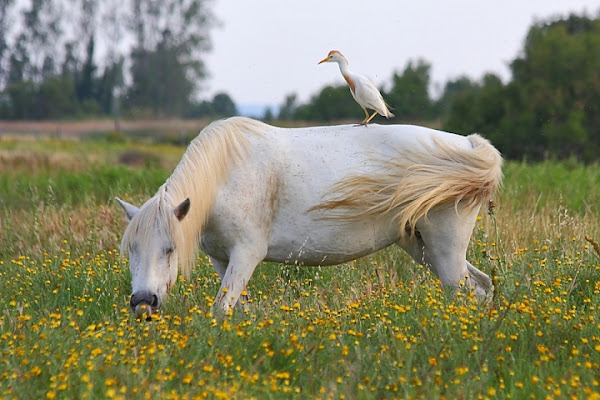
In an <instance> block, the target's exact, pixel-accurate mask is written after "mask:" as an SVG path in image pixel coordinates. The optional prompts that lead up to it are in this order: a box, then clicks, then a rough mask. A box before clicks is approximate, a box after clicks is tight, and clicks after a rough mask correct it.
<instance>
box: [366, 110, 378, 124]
mask: <svg viewBox="0 0 600 400" xmlns="http://www.w3.org/2000/svg"><path fill="white" fill-rule="evenodd" d="M376 115H377V111H375V112H374V113H373V115H371V116H370V117H369V118H368V119H367V120H366V121H365V125H367V124H368V123H369V122H371V120H372V119H373V117H374V116H376Z"/></svg>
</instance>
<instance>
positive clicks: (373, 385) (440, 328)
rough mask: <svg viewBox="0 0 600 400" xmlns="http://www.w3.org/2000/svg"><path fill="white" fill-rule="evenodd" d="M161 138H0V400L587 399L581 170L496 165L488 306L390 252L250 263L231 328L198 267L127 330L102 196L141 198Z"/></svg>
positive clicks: (587, 199)
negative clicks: (310, 264) (305, 263)
mask: <svg viewBox="0 0 600 400" xmlns="http://www.w3.org/2000/svg"><path fill="white" fill-rule="evenodd" d="M178 135H179V133H178V132H174V133H173V135H172V137H171V139H172V140H169V138H166V139H164V138H163V139H164V140H162V139H161V140H159V141H153V140H149V139H148V137H147V136H144V135H133V136H125V135H121V134H110V133H109V134H101V133H98V134H95V135H90V136H89V137H87V138H86V139H85V140H83V139H82V140H74V139H73V138H71V137H68V138H65V137H62V138H60V139H59V138H52V137H47V138H38V139H37V140H29V139H28V140H23V139H21V138H20V137H19V136H18V135H17V136H15V135H13V136H11V137H10V138H4V139H0V293H1V295H0V398H6V399H11V398H16V399H54V398H57V399H62V398H65V399H67V398H68V399H75V398H78V399H85V398H88V399H99V398H108V399H136V398H140V399H143V398H152V399H161V398H165V399H193V398H217V399H219V398H220V399H229V398H234V399H250V398H255V399H269V398H272V399H309V398H310V399H384V398H385V399H392V398H401V399H405V398H407V399H417V398H426V399H436V398H445V399H488V398H489V399H506V398H512V399H524V398H528V399H563V398H573V399H582V398H584V399H585V398H587V399H600V247H598V245H597V243H598V242H599V241H600V222H599V217H600V215H599V214H600V212H599V210H600V208H599V207H598V204H600V168H598V167H599V166H598V165H589V166H585V165H581V164H578V163H577V162H575V161H567V162H550V161H548V162H544V163H541V164H535V165H530V164H526V163H519V162H508V163H507V164H506V166H505V184H504V187H503V189H502V191H501V192H500V193H499V194H498V195H497V196H496V198H495V199H494V202H495V207H494V208H493V209H492V210H491V212H490V213H487V212H482V213H481V216H480V219H479V221H478V223H477V226H476V229H475V231H474V232H473V238H472V241H471V244H470V247H469V251H468V255H467V256H468V258H469V260H470V261H471V262H472V263H473V264H475V265H476V266H478V268H480V269H482V270H483V271H484V272H486V273H488V274H489V275H491V276H493V277H494V283H495V293H494V299H493V301H492V303H491V304H490V305H489V306H484V305H480V304H478V303H477V302H476V300H475V299H474V298H473V297H472V296H470V295H468V294H465V293H462V292H459V293H457V294H452V293H449V292H445V291H444V290H442V289H441V288H440V285H439V282H438V281H437V280H436V278H435V276H433V275H432V274H430V273H429V272H428V271H427V270H426V269H425V268H423V267H422V266H419V265H418V264H417V263H415V262H414V261H412V260H411V259H410V258H409V257H408V256H407V255H406V254H404V253H403V252H402V251H401V250H400V249H397V248H390V249H388V250H385V251H381V252H379V253H376V254H374V255H372V256H369V257H365V258H363V259H359V260H356V261H355V262H352V263H348V264H344V265H340V266H337V267H326V268H325V267H323V268H298V267H294V266H282V265H278V264H262V265H261V266H259V268H258V269H257V271H256V272H255V274H254V276H253V278H252V280H251V281H250V283H249V292H250V293H249V295H250V307H249V309H248V310H247V312H245V313H244V312H238V313H236V314H234V315H233V316H229V317H226V318H225V319H223V320H216V319H214V318H213V317H212V315H211V314H210V312H209V308H210V305H211V302H212V299H213V297H214V296H215V294H216V293H217V291H218V288H219V279H218V277H217V276H216V275H215V274H214V272H213V271H212V267H211V266H210V262H209V261H208V260H207V258H206V256H204V255H203V254H199V257H198V260H197V266H196V268H195V270H194V272H193V274H192V277H191V279H189V280H183V279H180V282H179V283H178V285H177V286H176V287H175V288H174V289H173V290H172V292H171V295H170V296H169V299H168V300H167V302H166V304H164V306H163V308H162V310H161V312H160V314H159V315H158V316H157V317H155V318H154V319H153V320H152V321H144V320H136V319H134V318H132V316H131V313H130V311H129V309H128V306H127V305H128V299H129V294H130V279H129V270H128V263H127V260H123V259H121V258H120V257H119V254H118V243H119V239H120V237H121V234H122V232H123V229H124V227H125V224H126V223H125V221H124V218H123V215H122V212H121V209H120V208H119V207H118V205H117V204H116V203H115V202H114V201H113V198H114V196H117V195H118V196H119V197H121V198H123V199H125V200H127V201H129V202H132V203H134V204H141V203H142V202H143V201H145V200H146V199H147V198H148V197H150V196H151V195H153V194H154V192H155V191H156V189H157V188H158V186H159V185H160V184H162V183H163V182H164V180H165V179H166V178H167V177H168V176H169V175H170V173H171V171H172V169H173V168H174V166H175V165H176V163H177V162H178V160H179V158H180V156H181V154H182V153H183V151H184V147H181V146H179V145H177V144H176V143H177V138H178Z"/></svg>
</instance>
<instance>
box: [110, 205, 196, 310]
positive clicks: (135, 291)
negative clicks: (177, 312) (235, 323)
mask: <svg viewBox="0 0 600 400" xmlns="http://www.w3.org/2000/svg"><path fill="white" fill-rule="evenodd" d="M116 200H117V202H118V203H119V204H120V205H121V207H122V208H123V210H124V211H125V215H126V217H127V219H128V220H129V225H128V226H127V229H126V230H125V233H124V235H123V239H122V241H121V254H123V255H124V254H126V253H128V254H129V269H130V271H131V287H132V294H131V299H130V301H129V305H130V307H131V310H132V311H133V312H134V313H135V315H136V317H140V316H142V315H144V314H146V315H147V316H148V317H150V315H151V314H152V313H154V312H155V311H156V310H158V308H159V307H160V305H161V304H162V301H163V299H164V296H165V295H166V294H167V293H168V292H169V289H170V288H171V286H172V285H174V284H175V282H176V281H177V271H178V264H179V259H178V251H177V245H178V244H179V243H181V236H182V231H181V226H180V225H181V223H180V222H181V220H182V219H183V218H184V217H185V216H186V215H187V213H188V211H189V209H190V200H189V199H185V200H184V201H182V202H181V203H180V204H179V205H177V206H175V207H172V206H170V205H168V204H166V202H165V201H164V200H163V199H160V198H158V197H153V198H152V199H150V200H148V201H147V202H146V204H144V205H143V206H142V207H141V208H139V209H138V208H137V207H135V206H133V205H131V204H129V203H127V202H125V201H123V200H121V199H119V198H117V199H116Z"/></svg>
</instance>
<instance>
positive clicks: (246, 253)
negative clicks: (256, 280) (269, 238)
mask: <svg viewBox="0 0 600 400" xmlns="http://www.w3.org/2000/svg"><path fill="white" fill-rule="evenodd" d="M265 254H266V246H265V249H264V251H257V248H255V247H252V248H248V247H243V248H235V249H234V250H232V252H231V254H230V258H229V263H228V265H227V268H226V270H225V273H224V274H223V276H222V277H221V287H220V289H219V293H217V295H216V296H215V300H214V302H213V306H212V310H213V312H214V313H225V314H227V313H229V312H230V310H232V309H233V306H234V305H235V304H236V303H237V302H238V300H239V299H240V296H241V294H242V292H243V291H244V290H245V289H246V285H247V284H248V281H249V280H250V277H251V276H252V274H253V273H254V269H255V268H256V266H257V265H258V263H260V262H261V261H262V260H263V259H264V257H265ZM213 265H214V264H213ZM215 269H216V270H217V273H219V270H218V267H215Z"/></svg>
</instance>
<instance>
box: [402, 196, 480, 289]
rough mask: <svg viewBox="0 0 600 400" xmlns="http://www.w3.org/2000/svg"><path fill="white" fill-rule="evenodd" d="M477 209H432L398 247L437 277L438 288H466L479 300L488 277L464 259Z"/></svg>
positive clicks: (451, 206)
mask: <svg viewBox="0 0 600 400" xmlns="http://www.w3.org/2000/svg"><path fill="white" fill-rule="evenodd" d="M478 212H479V208H478V207H476V208H467V207H464V206H462V205H461V204H459V205H458V207H457V208H455V207H454V205H453V204H452V205H449V206H448V207H445V208H437V209H434V210H432V211H431V212H430V213H429V215H428V217H427V218H426V219H423V220H421V221H419V222H418V223H417V231H418V232H416V233H415V234H414V235H412V236H408V235H407V236H405V237H404V238H402V239H400V241H399V242H398V244H399V245H400V246H401V247H402V248H404V249H405V250H406V251H407V252H408V253H409V254H410V255H411V256H412V257H413V258H414V259H415V260H416V261H417V262H419V263H421V264H424V265H427V266H428V267H429V268H431V270H432V271H433V272H434V273H435V274H436V275H437V276H438V277H439V278H440V281H441V282H442V285H444V286H451V287H454V288H457V289H458V288H460V287H462V286H468V287H471V288H472V289H474V291H475V294H476V295H477V297H478V298H481V299H482V300H483V299H485V297H486V293H487V291H488V290H489V289H490V288H491V281H490V279H489V277H488V276H487V275H486V274H484V273H483V272H481V271H479V270H478V269H477V268H475V267H473V266H472V265H471V264H470V263H469V262H468V261H467V259H466V254H467V247H468V245H469V241H470V239H471V234H472V232H473V227H474V226H475V221H476V218H477V214H478Z"/></svg>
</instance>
